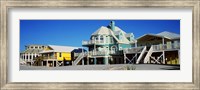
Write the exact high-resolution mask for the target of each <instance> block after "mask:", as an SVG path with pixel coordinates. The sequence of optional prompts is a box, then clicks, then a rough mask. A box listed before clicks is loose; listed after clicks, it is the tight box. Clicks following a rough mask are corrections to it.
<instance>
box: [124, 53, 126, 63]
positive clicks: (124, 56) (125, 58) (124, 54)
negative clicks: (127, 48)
mask: <svg viewBox="0 0 200 90" xmlns="http://www.w3.org/2000/svg"><path fill="white" fill-rule="evenodd" d="M124 64H126V54H125V53H124Z"/></svg>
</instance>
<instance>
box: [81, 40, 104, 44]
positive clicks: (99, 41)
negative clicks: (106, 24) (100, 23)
mask: <svg viewBox="0 0 200 90" xmlns="http://www.w3.org/2000/svg"><path fill="white" fill-rule="evenodd" d="M104 43H105V42H104V40H96V41H95V40H84V41H82V45H89V44H104Z"/></svg>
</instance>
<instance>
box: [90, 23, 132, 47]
mask: <svg viewBox="0 0 200 90" xmlns="http://www.w3.org/2000/svg"><path fill="white" fill-rule="evenodd" d="M120 33H122V41H120V40H119V39H118V38H117V37H116V35H119V34H120ZM126 34H127V33H126V32H124V31H123V30H121V29H120V28H119V27H117V26H115V30H114V31H113V30H111V29H110V28H109V27H105V26H101V27H100V28H99V29H98V30H97V31H95V32H94V33H93V34H92V36H93V35H111V36H113V37H114V39H115V40H116V41H117V42H118V43H127V44H128V43H130V41H129V40H128V39H127V38H126Z"/></svg>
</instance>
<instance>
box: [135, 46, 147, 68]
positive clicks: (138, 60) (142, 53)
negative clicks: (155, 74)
mask: <svg viewBox="0 0 200 90" xmlns="http://www.w3.org/2000/svg"><path fill="white" fill-rule="evenodd" d="M146 50H147V47H146V46H145V47H144V48H143V49H142V52H141V53H140V56H139V57H138V59H137V62H136V64H139V63H140V60H141V59H142V57H143V55H144V53H145V51H146Z"/></svg>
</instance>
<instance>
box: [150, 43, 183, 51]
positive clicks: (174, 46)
mask: <svg viewBox="0 0 200 90" xmlns="http://www.w3.org/2000/svg"><path fill="white" fill-rule="evenodd" d="M179 49H180V43H177V44H164V45H162V44H160V45H153V51H161V50H179Z"/></svg>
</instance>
